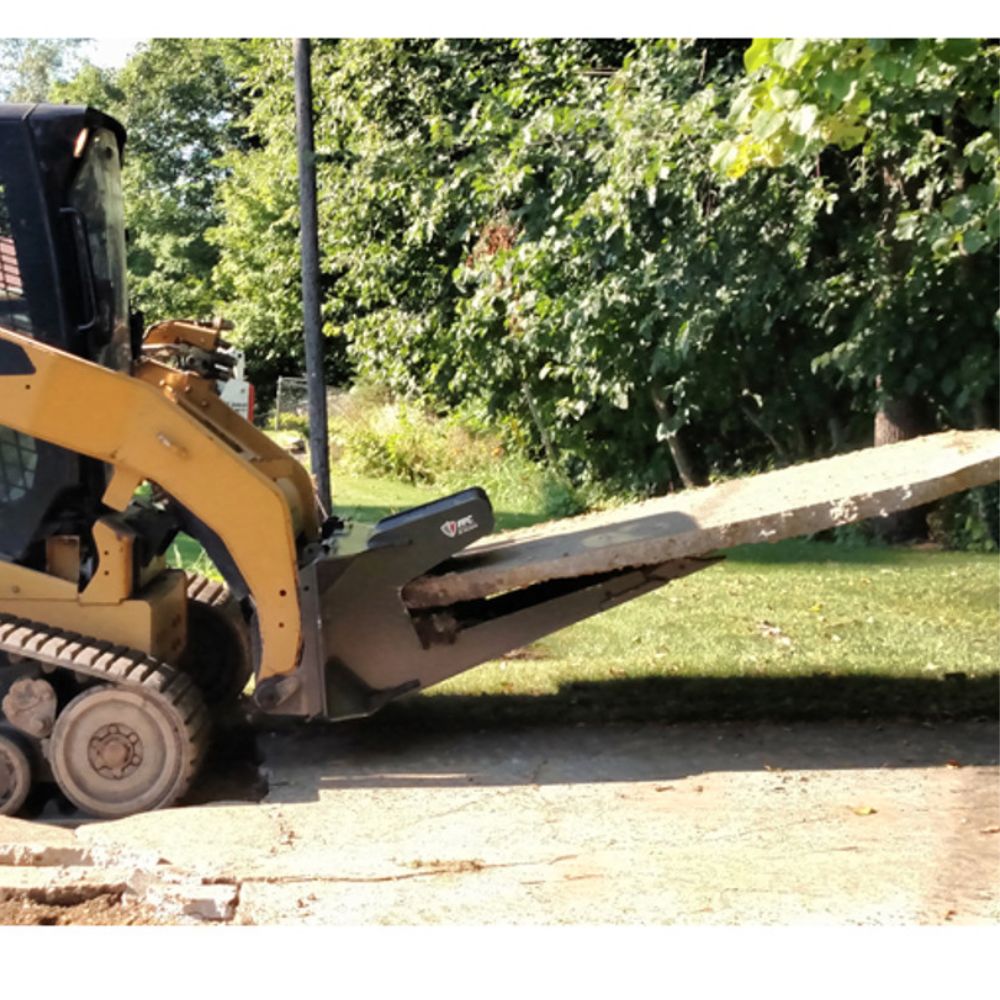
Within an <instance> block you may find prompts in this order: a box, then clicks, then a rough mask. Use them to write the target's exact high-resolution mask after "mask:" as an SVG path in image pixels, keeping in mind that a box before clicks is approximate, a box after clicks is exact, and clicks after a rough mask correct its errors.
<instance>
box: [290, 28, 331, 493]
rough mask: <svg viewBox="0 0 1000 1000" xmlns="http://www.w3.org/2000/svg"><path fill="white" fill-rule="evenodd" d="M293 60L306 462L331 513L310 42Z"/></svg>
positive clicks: (296, 46)
mask: <svg viewBox="0 0 1000 1000" xmlns="http://www.w3.org/2000/svg"><path fill="white" fill-rule="evenodd" d="M292 46H293V52H294V56H295V133H296V137H297V139H298V150H299V211H300V215H301V225H300V233H301V246H302V320H303V322H302V329H303V333H304V336H305V348H306V380H307V382H308V386H309V459H310V464H311V466H312V474H313V479H314V480H315V482H316V489H317V492H318V493H319V499H320V503H321V504H322V505H323V508H324V510H326V512H327V513H329V512H330V448H329V441H328V430H327V416H326V380H325V378H324V377H323V326H322V319H321V316H320V300H319V223H318V219H317V215H316V156H315V153H314V148H313V113H312V106H313V104H312V77H311V74H310V71H309V39H308V38H296V39H295V40H294V41H293V42H292Z"/></svg>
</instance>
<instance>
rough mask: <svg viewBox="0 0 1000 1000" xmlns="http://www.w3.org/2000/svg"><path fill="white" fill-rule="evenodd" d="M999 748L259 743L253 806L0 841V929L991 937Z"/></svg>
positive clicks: (322, 731) (8, 830)
mask: <svg viewBox="0 0 1000 1000" xmlns="http://www.w3.org/2000/svg"><path fill="white" fill-rule="evenodd" d="M997 740H998V727H997V725H996V724H993V723H986V722H967V723H950V724H938V725H928V724H889V723H886V724H873V723H872V724H865V723H853V724H851V723H825V724H795V725H770V724H736V723H732V724H721V723H720V724H683V725H658V724H642V725H638V724H636V725H605V726H577V727H549V726H546V727H524V728H520V729H512V728H500V727H494V728H490V729H488V730H485V731H479V730H473V729H471V728H468V729H465V730H463V728H462V727H461V725H458V726H456V727H452V729H451V731H449V732H447V733H443V732H442V733H428V732H420V731H417V732H406V733H402V734H401V733H399V732H397V731H395V730H393V729H392V728H391V727H387V726H385V725H371V724H362V725H358V726H342V727H315V728H302V729H289V730H287V731H276V732H269V733H262V734H261V735H260V736H259V737H258V741H257V742H258V748H259V751H258V752H259V756H260V758H261V761H262V763H261V770H262V772H263V776H264V777H265V778H266V781H267V792H266V795H265V796H264V797H263V799H262V800H261V801H256V802H234V801H209V802H205V803H202V804H199V805H191V806H187V807H184V808H178V809H172V810H167V811H164V812H160V813H153V814H146V815H140V816H134V817H130V818H128V819H124V820H118V821H114V822H86V823H79V822H71V821H65V820H64V821H61V822H52V821H51V820H50V821H48V822H41V821H33V822H29V821H27V820H13V819H3V818H0V922H8V923H12V922H22V923H39V922H48V923H52V922H94V923H118V922H121V923H124V922H135V923H193V922H199V921H216V922H227V923H233V924H280V923H285V924H341V925H358V924H462V925H469V924H473V925H474V924H496V923H500V924H595V923H616V924H659V925H665V924H784V925H788V924H895V925H899V924H945V923H967V924H990V923H996V922H997V921H998V919H1000V902H998V887H1000V804H998V795H997V791H998V788H997V773H998V770H997Z"/></svg>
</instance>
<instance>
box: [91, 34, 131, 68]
mask: <svg viewBox="0 0 1000 1000" xmlns="http://www.w3.org/2000/svg"><path fill="white" fill-rule="evenodd" d="M142 41H145V39H143V38H92V39H91V40H90V42H89V43H88V45H87V49H86V55H87V57H88V58H89V59H90V61H91V62H92V63H94V64H95V65H97V66H100V67H101V68H102V69H118V68H119V67H120V66H124V65H125V60H126V59H127V58H128V57H129V55H130V54H131V53H132V50H133V49H134V48H135V47H136V45H138V44H139V42H142Z"/></svg>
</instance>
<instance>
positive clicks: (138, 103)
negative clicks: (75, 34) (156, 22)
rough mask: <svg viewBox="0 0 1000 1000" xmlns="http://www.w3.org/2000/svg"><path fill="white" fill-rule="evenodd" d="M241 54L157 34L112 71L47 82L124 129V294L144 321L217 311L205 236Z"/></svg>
mask: <svg viewBox="0 0 1000 1000" xmlns="http://www.w3.org/2000/svg"><path fill="white" fill-rule="evenodd" d="M247 58H248V49H247V48H246V47H245V46H244V45H243V44H242V43H241V42H239V41H238V40H236V39H178V38H156V39H151V40H150V41H149V42H146V43H144V44H143V45H141V46H139V48H138V50H137V51H136V52H135V54H133V55H132V56H131V57H130V58H129V60H128V61H127V62H126V64H125V66H124V67H123V68H122V69H121V70H120V71H118V72H107V71H101V70H97V69H95V68H94V67H90V66H85V67H84V68H83V69H82V70H81V71H80V72H79V73H78V74H77V76H76V77H75V78H74V79H73V80H72V81H70V82H69V83H67V84H65V85H62V86H60V87H57V88H56V91H55V93H56V96H57V98H58V99H60V100H67V101H79V102H82V103H90V104H92V105H94V106H96V107H99V108H101V109H102V110H104V111H106V112H108V113H109V114H112V115H114V116H115V117H116V118H118V119H119V120H120V121H121V122H122V124H123V125H124V126H125V127H126V129H127V131H128V143H127V146H126V153H125V169H124V172H123V184H124V189H125V204H126V220H127V225H128V229H129V250H128V265H129V283H130V292H131V295H132V299H133V302H134V304H136V305H137V306H138V307H140V308H141V309H142V310H143V311H144V312H145V313H146V315H147V316H148V317H149V318H150V319H165V318H168V317H171V316H177V317H190V318H202V317H208V316H211V315H213V314H214V313H215V312H216V309H217V307H218V296H217V294H216V289H215V284H214V279H213V270H214V268H215V266H216V264H217V262H218V256H219V255H218V250H217V249H216V247H215V246H214V245H213V244H212V243H210V242H209V240H208V238H207V233H208V231H209V230H210V229H211V228H212V227H213V226H215V225H218V224H219V222H220V221H221V218H222V216H221V210H220V204H219V201H218V194H217V192H218V188H219V185H220V183H221V181H222V180H223V179H224V177H225V175H226V167H225V165H224V164H223V163H222V158H223V154H224V153H225V152H227V151H228V150H231V149H235V148H239V147H240V146H241V144H242V143H243V142H244V136H243V132H242V129H241V127H240V125H239V121H240V119H241V118H242V116H243V114H244V113H245V112H246V108H247V98H246V96H245V95H244V93H243V91H242V89H241V88H240V86H239V83H238V81H239V78H240V74H241V72H242V71H243V66H244V62H245V60H246V59H247Z"/></svg>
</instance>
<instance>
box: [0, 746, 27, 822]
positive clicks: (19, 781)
mask: <svg viewBox="0 0 1000 1000" xmlns="http://www.w3.org/2000/svg"><path fill="white" fill-rule="evenodd" d="M29 791H31V762H30V761H29V759H28V755H27V753H26V751H25V746H24V742H23V741H22V739H21V738H20V736H18V735H17V734H16V733H13V732H10V731H9V730H3V731H0V816H13V815H15V814H16V813H17V811H18V810H19V809H20V808H21V806H23V805H24V800H25V799H26V798H27V797H28V792H29Z"/></svg>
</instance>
